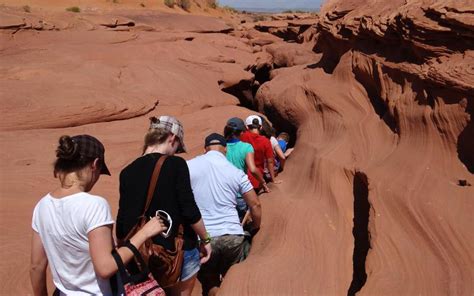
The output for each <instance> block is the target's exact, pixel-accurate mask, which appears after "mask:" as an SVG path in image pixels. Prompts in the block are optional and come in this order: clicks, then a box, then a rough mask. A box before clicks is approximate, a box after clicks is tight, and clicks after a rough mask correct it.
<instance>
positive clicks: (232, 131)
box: [224, 117, 245, 141]
mask: <svg viewBox="0 0 474 296" xmlns="http://www.w3.org/2000/svg"><path fill="white" fill-rule="evenodd" d="M244 130H245V123H244V121H243V120H242V119H240V118H238V117H233V118H231V119H229V120H228V121H227V124H226V126H225V127H224V137H225V138H226V140H227V141H228V140H231V139H232V138H235V139H238V138H239V137H240V134H241V133H242V132H243V131H244Z"/></svg>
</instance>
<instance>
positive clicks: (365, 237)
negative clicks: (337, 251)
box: [347, 172, 370, 296]
mask: <svg viewBox="0 0 474 296" xmlns="http://www.w3.org/2000/svg"><path fill="white" fill-rule="evenodd" d="M353 194H354V227H353V228H352V234H353V235H354V253H353V256H352V261H353V274H352V282H351V285H350V287H349V290H348V291H347V295H348V296H353V295H355V294H356V293H357V292H359V291H360V290H361V289H362V287H363V286H364V285H365V282H366V281H367V272H366V270H365V261H366V258H367V253H368V252H369V249H370V232H369V229H368V227H369V211H370V203H369V188H368V180H367V176H366V175H365V174H364V173H362V172H356V173H355V175H354V184H353Z"/></svg>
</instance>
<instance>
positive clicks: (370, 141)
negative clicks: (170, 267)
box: [224, 0, 474, 295]
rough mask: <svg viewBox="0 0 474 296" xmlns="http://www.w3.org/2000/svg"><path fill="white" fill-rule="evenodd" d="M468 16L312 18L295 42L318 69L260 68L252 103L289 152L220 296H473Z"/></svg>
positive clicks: (358, 6)
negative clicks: (281, 131) (276, 187)
mask: <svg viewBox="0 0 474 296" xmlns="http://www.w3.org/2000/svg"><path fill="white" fill-rule="evenodd" d="M473 13H474V6H473V4H472V2H470V1H389V2H388V1H342V0H341V1H329V2H328V3H326V4H325V6H324V7H323V9H322V11H321V14H320V20H319V22H317V24H314V25H313V27H312V29H308V32H306V33H303V35H300V36H299V37H300V38H296V41H297V42H301V43H302V44H301V45H300V47H303V48H304V47H306V48H307V47H308V46H311V48H312V50H313V51H314V52H315V53H317V54H318V55H319V57H318V59H315V60H313V62H312V63H306V62H305V63H303V64H302V65H299V66H298V65H289V66H291V67H289V68H281V66H278V67H275V64H274V65H272V66H273V68H279V69H275V70H273V71H271V72H270V75H269V77H270V81H269V82H266V83H265V84H263V85H262V86H261V87H260V88H259V89H258V92H257V95H256V98H255V100H254V103H255V104H257V105H258V110H260V111H262V112H265V113H266V114H267V115H268V116H269V117H270V119H271V120H273V122H274V123H275V124H278V123H279V122H280V123H286V124H288V123H291V125H294V127H295V129H296V130H297V136H298V140H297V142H296V147H295V152H294V155H292V156H291V158H290V161H289V163H288V166H287V169H286V170H285V172H284V173H283V175H282V178H283V179H284V181H285V183H284V184H283V185H282V186H281V188H280V190H281V191H279V192H278V193H275V194H271V195H270V196H269V197H268V201H267V202H265V203H264V214H265V223H264V226H263V229H262V234H261V235H260V236H259V237H258V238H257V240H256V242H255V246H254V249H253V250H252V257H251V258H249V260H247V261H246V262H245V263H243V264H242V265H240V266H238V267H236V268H235V269H233V270H232V271H231V275H230V276H229V278H228V279H226V282H225V284H224V290H225V291H226V292H228V293H230V294H235V295H239V294H248V295H252V294H255V295H258V294H262V295H263V294H266V295H270V294H281V295H289V294H291V295H346V294H347V295H353V294H354V293H356V292H358V294H360V295H471V294H472V293H473V292H474V286H473V276H474V274H473V273H474V268H473V266H474V261H473V260H474V253H473V251H472V250H473V244H474V232H473V231H472V226H473V214H472V213H473V211H472V210H473V206H474V190H473V187H472V185H473V184H474V183H473V180H474V176H473V173H474V162H473V157H474V146H473V145H474V128H473V123H472V119H473V115H474V113H473V112H474V51H473V50H474V43H473V42H474V39H473V37H474V35H473V33H474V22H473V21H474V14H473ZM290 23H291V22H289V23H288V27H291V24H290ZM281 26H282V24H278V23H276V22H273V25H272V24H267V25H266V27H265V31H267V32H272V31H273V33H274V34H275V33H276V32H282V30H281V29H278V28H279V27H281ZM261 29H262V28H261ZM310 30H311V31H310ZM310 32H311V33H310ZM308 35H310V36H311V37H310V38H309V39H308V40H305V37H308ZM285 36H286V37H287V38H290V34H286V35H285ZM269 52H271V51H269ZM285 52H286V53H288V52H289V51H288V50H286V51H285ZM285 52H279V54H285ZM273 56H274V58H275V59H276V58H277V57H276V56H275V55H273ZM286 66H288V65H286ZM265 198H266V197H263V198H262V199H265ZM239 279H240V280H242V279H244V282H243V283H242V282H241V281H240V280H239ZM235 291H237V292H235Z"/></svg>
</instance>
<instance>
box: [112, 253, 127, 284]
mask: <svg viewBox="0 0 474 296" xmlns="http://www.w3.org/2000/svg"><path fill="white" fill-rule="evenodd" d="M112 257H114V260H115V263H116V264H117V267H118V272H119V274H120V278H121V279H122V282H123V283H124V284H125V283H129V282H130V276H129V274H128V272H127V269H126V267H125V264H123V261H122V258H121V257H120V255H119V253H118V252H117V250H116V249H113V250H112Z"/></svg>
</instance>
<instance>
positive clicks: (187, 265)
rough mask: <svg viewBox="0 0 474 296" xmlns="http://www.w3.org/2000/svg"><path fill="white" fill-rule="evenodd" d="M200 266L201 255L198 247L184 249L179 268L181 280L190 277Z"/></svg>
mask: <svg viewBox="0 0 474 296" xmlns="http://www.w3.org/2000/svg"><path fill="white" fill-rule="evenodd" d="M200 268H201V257H200V256H199V250H198V248H195V249H192V250H189V251H184V259H183V269H182V270H181V281H182V282H184V281H186V280H189V279H190V278H192V277H193V276H194V275H195V274H196V273H197V272H198V271H199V269H200Z"/></svg>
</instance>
